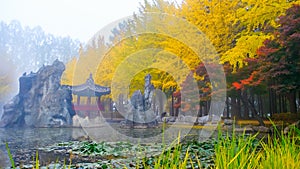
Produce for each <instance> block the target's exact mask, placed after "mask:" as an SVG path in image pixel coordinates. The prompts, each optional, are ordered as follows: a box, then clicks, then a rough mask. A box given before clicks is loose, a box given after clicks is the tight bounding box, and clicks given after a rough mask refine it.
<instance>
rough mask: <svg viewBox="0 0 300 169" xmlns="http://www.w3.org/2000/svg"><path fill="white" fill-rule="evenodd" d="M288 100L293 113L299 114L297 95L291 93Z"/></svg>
mask: <svg viewBox="0 0 300 169" xmlns="http://www.w3.org/2000/svg"><path fill="white" fill-rule="evenodd" d="M288 100H289V105H290V111H291V113H297V106H296V93H295V92H291V93H289V94H288Z"/></svg>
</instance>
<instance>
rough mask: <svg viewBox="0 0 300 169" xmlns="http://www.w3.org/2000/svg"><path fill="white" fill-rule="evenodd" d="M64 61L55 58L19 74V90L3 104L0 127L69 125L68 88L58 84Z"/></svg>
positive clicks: (70, 121) (69, 92) (69, 98)
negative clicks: (51, 62)
mask: <svg viewBox="0 0 300 169" xmlns="http://www.w3.org/2000/svg"><path fill="white" fill-rule="evenodd" d="M64 70H65V65H64V64H63V63H62V62H60V61H58V60H56V61H54V62H53V64H52V65H49V66H43V67H42V68H40V69H39V70H38V71H37V72H36V73H32V72H31V73H30V74H28V75H26V73H24V74H23V76H22V77H20V78H19V82H20V86H19V93H18V94H17V95H16V96H15V97H14V98H13V99H12V100H11V101H10V102H9V103H7V104H6V105H4V106H3V115H2V117H1V119H0V127H61V126H71V125H72V116H73V115H74V114H75V112H74V110H73V109H72V92H71V89H70V88H69V87H68V86H61V85H60V78H61V75H62V73H63V71H64Z"/></svg>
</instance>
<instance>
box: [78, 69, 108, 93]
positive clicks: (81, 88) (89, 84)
mask: <svg viewBox="0 0 300 169" xmlns="http://www.w3.org/2000/svg"><path fill="white" fill-rule="evenodd" d="M72 93H73V94H75V95H78V96H86V97H88V96H91V97H94V96H97V97H100V96H102V95H107V94H110V88H109V87H104V86H100V85H97V84H95V82H94V79H93V76H92V74H90V77H89V78H88V79H87V80H86V82H85V83H84V84H81V85H77V86H72Z"/></svg>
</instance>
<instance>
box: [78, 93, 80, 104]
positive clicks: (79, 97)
mask: <svg viewBox="0 0 300 169" xmlns="http://www.w3.org/2000/svg"><path fill="white" fill-rule="evenodd" d="M77 105H80V96H79V95H77Z"/></svg>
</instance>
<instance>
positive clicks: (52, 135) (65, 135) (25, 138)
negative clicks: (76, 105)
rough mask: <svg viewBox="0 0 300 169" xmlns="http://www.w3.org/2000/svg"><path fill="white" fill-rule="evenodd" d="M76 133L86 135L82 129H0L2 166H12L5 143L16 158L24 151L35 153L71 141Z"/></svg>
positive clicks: (0, 159)
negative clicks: (40, 149) (39, 149)
mask: <svg viewBox="0 0 300 169" xmlns="http://www.w3.org/2000/svg"><path fill="white" fill-rule="evenodd" d="M74 132H75V133H76V132H78V133H84V131H83V130H82V129H81V128H7V129H4V128H0V166H1V167H7V166H9V165H10V164H9V160H8V155H7V151H6V148H5V143H8V145H9V149H10V151H11V153H12V154H13V156H14V157H15V156H17V155H18V154H21V153H22V152H24V151H28V152H32V153H35V150H36V149H37V148H40V147H45V146H49V145H53V144H55V143H58V142H64V141H71V140H73V139H74V138H73V136H72V135H74ZM1 167H0V168H1Z"/></svg>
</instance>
